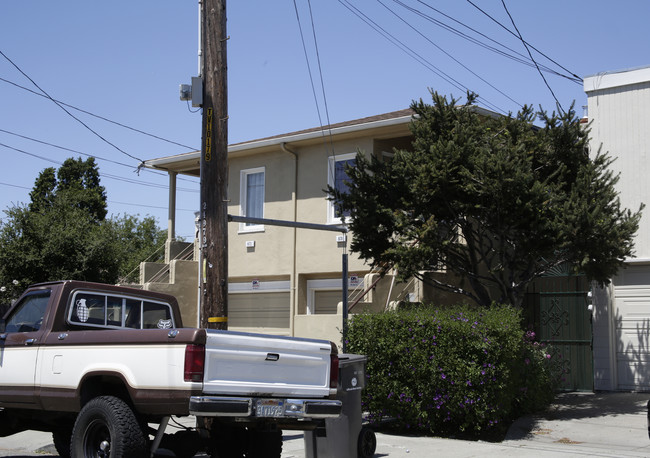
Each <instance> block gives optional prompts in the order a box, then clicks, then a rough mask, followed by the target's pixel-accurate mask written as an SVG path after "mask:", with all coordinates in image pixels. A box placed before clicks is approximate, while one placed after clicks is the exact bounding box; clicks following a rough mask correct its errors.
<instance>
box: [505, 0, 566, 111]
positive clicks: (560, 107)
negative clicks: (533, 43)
mask: <svg viewBox="0 0 650 458" xmlns="http://www.w3.org/2000/svg"><path fill="white" fill-rule="evenodd" d="M501 4H502V5H503V8H504V9H505V10H506V13H507V14H508V17H509V18H510V21H511V22H512V26H513V27H514V28H515V30H516V31H517V35H519V39H520V40H521V43H522V44H523V45H524V48H526V51H528V54H529V55H530V59H531V60H532V61H533V62H535V58H534V57H533V54H532V53H531V52H530V49H529V48H528V44H527V43H526V40H524V37H523V36H522V35H521V32H520V31H519V28H518V27H517V24H515V20H514V18H513V17H512V15H511V14H510V11H508V7H507V6H506V2H505V0H501ZM535 67H537V72H538V73H539V76H541V77H542V79H543V80H544V84H546V87H547V88H548V90H549V91H550V92H551V95H552V96H553V98H554V99H555V103H556V104H557V107H558V110H559V111H560V112H561V113H564V109H563V108H562V104H561V103H560V101H559V100H558V99H557V97H556V96H555V92H553V89H552V88H551V86H550V85H549V84H548V81H546V77H545V76H544V74H543V73H542V71H541V70H540V69H539V66H538V65H537V62H535Z"/></svg>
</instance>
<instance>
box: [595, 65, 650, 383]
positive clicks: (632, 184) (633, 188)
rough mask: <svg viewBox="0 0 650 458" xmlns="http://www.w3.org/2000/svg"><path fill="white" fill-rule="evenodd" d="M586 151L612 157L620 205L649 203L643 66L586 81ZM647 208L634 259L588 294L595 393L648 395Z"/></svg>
mask: <svg viewBox="0 0 650 458" xmlns="http://www.w3.org/2000/svg"><path fill="white" fill-rule="evenodd" d="M584 90H585V92H586V93H587V101H588V121H589V127H590V128H591V144H590V148H591V153H592V154H595V153H596V151H598V149H599V148H602V150H603V151H607V152H609V154H610V156H611V157H613V158H616V160H615V161H614V163H613V164H612V166H611V167H612V169H613V171H614V172H615V173H620V181H619V183H618V191H619V192H620V198H621V202H622V204H623V206H624V207H627V208H629V209H630V210H632V211H636V210H638V208H639V205H640V204H641V203H642V202H644V203H645V204H646V205H647V204H650V180H649V179H648V177H650V67H644V68H636V69H631V70H624V71H612V72H603V73H599V74H596V75H592V76H589V77H586V78H585V79H584ZM649 210H650V207H646V209H645V210H644V212H643V216H642V218H641V222H640V226H639V231H638V232H637V235H636V238H635V247H636V249H635V256H634V257H633V258H630V259H628V260H627V262H626V267H625V268H624V269H622V270H620V271H619V274H618V275H617V276H616V277H615V278H613V279H612V282H611V284H610V285H609V286H608V287H607V288H605V289H603V290H597V291H595V297H594V312H593V359H594V389H596V390H636V391H648V390H650V367H649V364H650V215H649V214H648V211H649Z"/></svg>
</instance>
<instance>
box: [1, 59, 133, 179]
mask: <svg viewBox="0 0 650 458" xmlns="http://www.w3.org/2000/svg"><path fill="white" fill-rule="evenodd" d="M0 55H1V56H2V57H4V58H5V59H6V60H7V61H8V62H9V63H10V64H11V65H13V66H14V68H16V70H18V71H19V72H20V73H21V74H22V75H23V76H24V77H25V78H27V79H28V80H29V81H30V82H31V83H32V84H33V85H34V86H36V87H37V88H38V90H39V91H41V92H42V93H43V94H44V95H45V96H46V97H47V98H48V99H50V100H51V101H52V102H54V104H55V105H56V106H58V107H59V108H61V109H62V110H63V111H64V112H66V113H67V114H68V116H70V117H71V118H72V119H74V120H75V121H77V122H78V123H80V124H81V125H82V126H84V127H85V128H86V129H88V130H89V131H90V132H92V133H93V134H94V135H95V136H97V137H98V138H99V139H100V140H102V141H103V142H105V143H107V144H108V145H110V146H112V147H113V148H115V149H116V150H117V151H119V152H120V153H122V154H124V155H126V156H128V157H130V158H131V159H134V160H136V161H138V162H139V165H138V169H139V168H140V167H142V166H143V164H144V161H143V160H142V159H140V158H138V157H136V156H134V155H132V154H130V153H127V152H126V151H124V150H123V149H122V148H120V147H119V146H117V145H115V144H114V143H112V142H110V141H108V140H107V139H106V138H104V137H103V136H102V135H100V134H99V133H98V132H97V131H95V130H94V129H92V128H91V127H90V126H89V125H88V124H86V123H85V122H83V121H82V120H81V119H79V118H77V117H76V116H75V115H73V114H72V113H70V112H69V111H68V110H67V109H66V108H65V107H64V106H63V105H62V104H60V103H59V102H58V101H56V100H54V98H52V96H51V95H50V94H48V93H47V92H46V91H45V90H44V89H43V88H41V87H40V86H39V85H38V84H37V83H36V81H34V80H33V79H32V78H31V77H30V76H29V75H28V74H27V73H25V72H24V71H23V70H22V69H21V68H20V67H19V66H18V65H17V64H16V63H15V62H14V61H12V60H11V59H10V58H9V57H8V56H7V55H6V54H5V53H4V52H2V50H0Z"/></svg>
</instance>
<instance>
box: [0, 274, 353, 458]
mask: <svg viewBox="0 0 650 458" xmlns="http://www.w3.org/2000/svg"><path fill="white" fill-rule="evenodd" d="M338 365H339V363H338V355H337V348H336V345H335V344H333V343H331V342H329V341H323V340H315V339H302V338H290V337H279V336H270V335H261V334H251V333H240V332H232V331H218V330H210V329H196V328H184V327H183V324H182V320H181V316H180V312H179V308H178V304H177V302H176V299H175V298H174V297H173V296H170V295H167V294H162V293H156V292H151V291H143V290H139V289H133V288H127V287H120V286H112V285H104V284H97V283H89V282H80V281H57V282H49V283H41V284H37V285H34V286H31V287H29V288H28V289H27V290H26V291H25V292H24V293H23V294H22V295H21V297H20V298H19V299H18V300H17V301H16V302H15V303H14V305H13V306H11V307H10V308H9V310H8V311H7V312H6V314H5V315H4V317H2V319H0V437H5V436H9V435H11V434H15V433H17V432H20V431H24V430H39V431H47V432H52V435H53V441H54V445H55V447H56V450H57V452H58V453H59V455H60V456H62V457H70V456H71V457H141V456H152V455H153V454H154V453H155V452H156V451H157V450H158V449H159V448H165V449H168V450H171V451H173V452H174V453H175V454H176V456H179V457H191V456H194V455H195V453H197V452H198V451H199V450H204V451H206V452H207V453H208V454H209V455H210V456H213V457H214V456H219V457H220V458H224V457H244V456H246V457H279V456H280V454H281V450H282V430H283V429H296V430H314V429H315V428H318V427H320V426H322V424H323V422H324V421H325V419H328V418H336V417H338V416H339V415H340V413H341V401H339V400H337V399H336V386H337V381H338V380H337V379H338V367H339V366H338ZM185 416H187V417H188V419H189V420H190V421H189V426H187V423H188V422H187V421H184V422H183V420H187V419H181V423H179V424H180V425H181V426H182V424H183V423H185V424H186V426H184V427H181V428H179V429H178V430H177V431H176V432H175V433H174V434H169V433H167V426H168V424H169V422H170V419H171V420H172V421H174V422H177V420H176V418H175V417H185ZM190 416H195V417H196V422H194V420H193V418H192V417H190Z"/></svg>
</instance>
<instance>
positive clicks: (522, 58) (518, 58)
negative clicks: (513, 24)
mask: <svg viewBox="0 0 650 458" xmlns="http://www.w3.org/2000/svg"><path fill="white" fill-rule="evenodd" d="M393 1H394V2H395V3H397V4H399V5H401V6H403V7H404V8H406V9H408V10H410V11H412V12H414V13H415V14H418V15H419V16H421V17H422V18H423V19H426V20H428V21H430V22H431V23H433V24H435V25H437V26H439V27H441V28H443V29H445V30H447V31H449V32H451V33H453V34H455V35H457V36H459V37H461V38H463V39H465V40H467V41H469V42H470V43H473V44H475V45H477V46H480V47H482V48H484V49H486V50H489V51H491V52H494V53H495V54H498V55H501V56H503V57H505V58H508V59H511V60H513V61H515V62H517V63H520V64H523V65H526V66H529V67H534V66H535V64H534V63H533V62H531V61H530V59H529V57H528V56H526V55H524V54H521V53H520V52H518V51H516V50H515V49H512V48H511V47H509V46H507V45H505V44H503V43H501V42H499V41H497V40H495V39H493V38H491V37H489V36H488V35H486V34H484V33H482V32H481V31H479V30H477V29H475V28H473V27H470V26H469V25H467V24H465V23H464V22H462V21H459V20H457V19H455V18H454V17H452V16H450V15H448V14H446V13H444V12H443V11H441V10H439V9H437V8H435V7H433V6H431V5H429V4H427V3H426V2H424V1H423V0H416V1H417V2H418V3H420V4H422V5H424V6H425V7H427V8H429V9H431V10H432V11H435V12H436V13H438V14H440V15H441V16H444V17H446V18H447V19H449V20H451V21H453V22H455V23H457V24H458V25H460V26H462V27H464V28H466V29H468V30H470V31H472V32H473V33H475V34H477V35H479V36H481V37H483V38H485V39H486V40H488V41H490V42H492V43H494V44H495V45H497V46H499V47H501V48H503V49H505V50H507V51H509V52H510V53H512V54H510V53H508V52H506V51H503V50H501V49H499V48H496V47H494V46H491V45H489V44H487V43H484V42H482V41H480V40H478V39H477V38H474V37H472V36H471V35H468V34H466V33H464V32H462V31H460V30H458V29H456V28H454V27H452V26H450V25H448V24H445V23H444V22H442V21H440V20H438V19H435V18H434V17H432V16H429V15H428V14H425V13H424V12H422V11H420V10H418V9H417V8H414V7H412V6H409V5H407V4H405V3H404V2H402V1H400V0H393ZM481 11H482V10H481ZM484 14H486V13H484ZM492 19H493V18H492ZM493 20H494V19H493ZM497 23H498V22H497ZM498 24H499V25H500V26H501V27H504V28H505V29H506V30H507V31H508V33H511V34H512V31H511V30H509V29H508V28H506V27H505V26H503V25H502V24H500V23H498ZM537 52H539V51H537ZM540 54H542V55H544V54H543V53H541V52H540ZM545 57H547V56H545ZM547 58H548V59H549V60H550V61H551V62H553V63H555V64H556V65H558V66H559V67H561V68H563V69H564V67H562V66H561V65H559V64H558V63H557V62H555V61H553V60H552V59H550V58H549V57H547ZM540 68H542V69H543V70H544V71H545V72H547V73H551V74H554V75H556V76H559V77H562V78H566V79H568V80H570V81H573V82H575V78H574V77H575V75H573V74H571V72H570V71H568V70H566V69H564V70H566V71H567V72H568V73H570V74H571V76H568V75H565V74H563V73H560V72H558V71H556V70H553V69H552V68H550V67H548V66H546V65H540ZM581 81H582V80H580V82H581Z"/></svg>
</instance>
